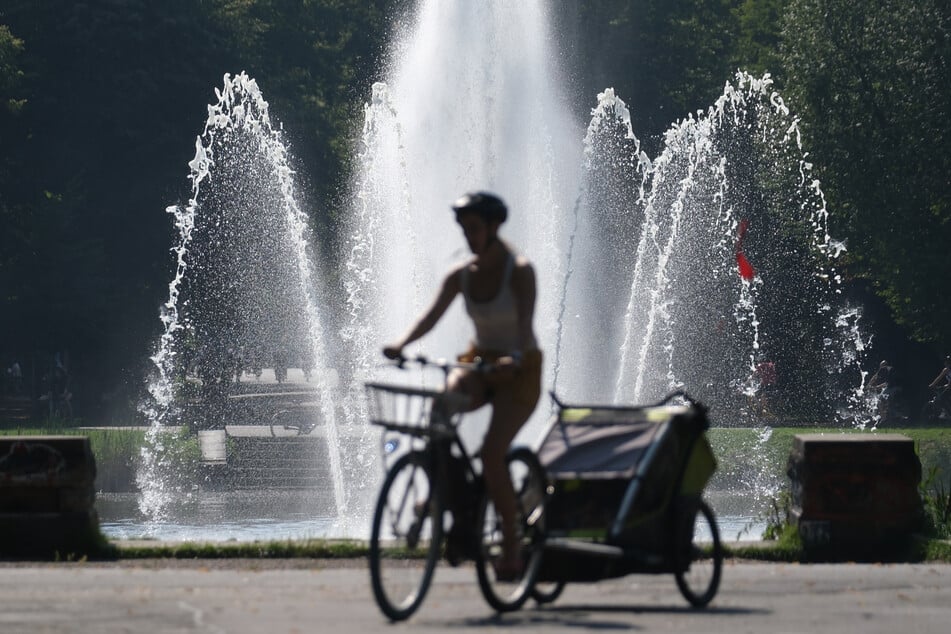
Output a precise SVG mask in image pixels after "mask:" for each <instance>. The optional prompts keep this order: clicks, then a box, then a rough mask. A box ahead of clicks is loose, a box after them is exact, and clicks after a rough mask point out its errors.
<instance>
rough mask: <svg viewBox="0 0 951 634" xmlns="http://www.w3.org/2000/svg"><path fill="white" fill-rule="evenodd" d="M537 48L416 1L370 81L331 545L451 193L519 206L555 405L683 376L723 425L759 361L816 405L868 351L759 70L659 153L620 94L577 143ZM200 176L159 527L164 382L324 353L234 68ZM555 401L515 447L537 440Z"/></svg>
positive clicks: (181, 287)
mask: <svg viewBox="0 0 951 634" xmlns="http://www.w3.org/2000/svg"><path fill="white" fill-rule="evenodd" d="M550 37H551V34H550V33H549V32H548V20H547V15H546V8H545V5H544V4H543V3H541V2H524V3H508V2H496V1H487V2H479V3H472V2H465V1H462V0H454V1H450V0H447V1H442V2H437V1H435V0H426V1H422V2H420V4H419V7H418V16H417V19H416V21H415V22H414V23H413V25H412V27H411V29H409V30H407V31H406V32H405V33H403V34H402V35H401V37H399V38H398V39H397V41H396V42H395V43H394V44H393V47H392V51H393V52H392V57H391V59H392V60H393V62H392V64H391V65H390V67H389V68H388V70H387V73H386V82H385V83H383V82H381V83H377V84H375V85H374V86H373V89H372V97H371V100H370V102H369V103H368V104H367V105H366V107H365V122H364V128H363V136H362V140H361V146H360V148H359V151H358V153H357V159H358V160H357V165H358V170H357V173H356V174H355V176H354V193H353V196H352V201H353V204H352V207H351V210H350V216H349V221H348V222H349V224H348V226H347V227H346V231H345V232H344V235H347V236H349V237H348V238H347V239H346V240H345V245H344V250H343V252H342V253H341V254H340V258H339V261H340V273H341V276H342V279H343V289H344V291H345V292H344V295H345V301H344V302H342V303H341V304H342V305H341V311H340V312H341V314H339V315H334V321H335V323H338V324H341V326H342V327H341V330H340V332H339V335H340V343H341V347H342V349H343V352H342V354H339V355H335V358H338V359H344V360H345V361H343V362H342V367H340V368H337V370H339V373H340V375H341V376H343V377H344V380H343V381H342V382H341V386H340V387H338V388H336V389H335V388H334V387H333V386H332V385H331V384H330V382H329V381H322V382H320V383H319V392H320V395H321V397H320V398H321V403H322V411H323V418H324V425H325V429H326V433H327V438H328V443H329V444H330V445H331V451H330V460H331V462H332V464H331V471H332V474H333V480H334V481H333V492H334V493H333V495H334V499H335V502H336V508H337V509H338V514H339V515H340V517H339V518H338V527H337V532H338V533H339V532H341V531H342V532H343V533H344V534H351V535H353V534H357V533H359V532H361V531H360V530H358V529H357V528H356V525H357V523H359V524H361V525H362V524H364V523H365V518H366V517H367V514H368V506H369V504H370V503H371V501H372V497H373V494H374V493H375V490H376V483H377V477H378V476H379V473H380V471H379V468H378V465H377V464H376V455H375V451H374V450H375V446H374V445H375V442H374V439H373V438H371V436H373V435H374V432H373V431H372V430H370V429H369V428H368V426H367V425H366V423H365V421H366V416H365V412H364V410H363V400H362V391H361V388H362V384H363V382H364V381H365V380H368V379H370V378H372V377H374V375H375V374H377V368H378V365H379V360H380V353H379V351H380V347H381V345H382V344H383V343H385V342H387V341H390V340H392V339H393V338H394V337H396V336H397V335H399V334H400V333H401V332H402V331H403V330H404V329H405V328H407V326H408V325H409V324H410V323H411V321H412V320H413V318H414V317H415V316H416V315H417V314H418V313H419V312H420V310H421V309H422V307H423V306H424V305H425V304H426V302H428V301H429V299H430V298H431V297H432V296H433V294H434V293H435V291H436V288H437V287H438V283H439V276H440V275H442V274H444V273H445V272H446V271H447V270H448V269H449V268H450V266H451V265H452V264H454V263H455V262H457V261H459V260H460V259H461V258H464V257H467V256H468V253H467V250H466V249H465V243H464V241H463V239H462V236H461V232H459V230H458V229H457V228H456V227H455V226H454V223H453V218H452V215H451V213H450V212H449V203H450V202H451V201H452V200H454V199H455V198H456V197H457V196H458V195H460V194H461V193H462V192H465V191H471V190H477V189H485V190H490V191H495V192H497V193H499V194H500V195H502V197H503V198H504V199H505V200H506V202H507V203H508V205H509V208H510V210H511V212H512V213H511V216H510V220H509V221H508V222H507V223H506V225H505V226H504V227H503V231H502V233H503V236H504V237H505V238H507V239H509V240H511V242H512V243H513V244H514V245H515V246H516V248H517V249H519V250H520V251H522V252H523V253H525V254H526V255H527V256H528V257H529V258H530V259H531V260H532V261H533V262H534V264H535V269H536V273H537V277H538V288H539V294H538V305H537V307H536V330H537V334H538V336H539V340H540V343H541V347H542V348H543V350H544V351H545V353H546V363H547V365H546V378H545V384H546V386H552V385H553V386H554V387H555V388H557V389H558V391H559V392H560V393H561V394H562V395H563V396H565V397H567V398H568V399H577V400H582V401H585V402H592V401H603V402H608V401H615V402H624V403H631V402H637V403H643V402H646V401H650V400H654V399H656V398H659V397H660V396H662V395H663V394H665V393H666V392H668V391H669V390H671V389H675V388H678V387H686V388H687V389H688V390H689V391H690V392H691V393H693V394H694V395H695V396H698V397H700V398H701V399H702V400H703V401H705V402H706V403H708V404H710V405H712V406H713V409H712V413H713V416H714V420H715V421H718V422H725V423H731V422H736V421H735V420H726V419H730V418H731V417H734V415H735V414H736V412H738V411H741V410H742V409H743V408H744V407H745V406H746V402H747V399H749V398H751V397H754V396H755V395H756V394H757V393H758V392H759V390H760V388H761V382H762V378H761V376H757V367H758V364H759V363H760V362H761V361H763V360H767V359H768V360H770V361H775V362H776V365H777V367H778V368H779V371H780V372H783V373H786V374H787V376H790V377H796V379H795V380H796V385H797V389H798V391H799V393H800V394H808V395H809V396H810V398H802V399H800V400H801V402H803V403H805V402H815V403H819V406H818V408H819V410H821V411H819V412H816V411H813V412H809V413H808V415H809V416H821V415H822V414H823V413H824V412H825V411H826V410H829V409H830V405H829V404H830V403H835V402H839V403H841V402H843V401H842V398H841V397H842V394H843V393H851V394H858V393H860V392H861V385H862V378H858V379H857V380H856V377H855V376H853V375H855V374H856V373H858V374H859V375H860V374H861V373H860V371H859V372H857V371H858V370H859V365H860V363H861V361H862V360H863V358H864V356H863V355H864V347H865V346H867V344H868V339H867V338H866V337H865V336H864V335H863V334H862V333H861V328H860V325H859V321H860V317H859V315H858V313H853V312H851V311H850V310H849V309H842V308H839V306H840V303H841V302H840V301H839V295H840V290H839V283H840V280H839V277H838V274H837V272H836V269H835V258H836V257H837V256H838V255H839V253H841V251H842V250H843V249H844V245H842V244H840V243H837V242H835V241H834V240H832V239H831V238H830V237H829V235H828V231H827V222H828V212H827V210H826V207H825V200H824V197H823V195H822V191H821V188H820V187H819V184H818V182H817V181H816V180H815V179H814V178H813V177H812V176H811V165H810V163H809V161H808V156H807V154H806V153H804V152H803V151H802V148H801V144H800V141H799V133H798V120H797V119H796V117H794V116H792V115H791V114H790V113H789V111H788V109H787V108H786V106H785V104H784V103H783V101H782V99H781V97H780V96H779V95H778V94H777V93H776V92H775V91H774V90H773V89H772V85H771V81H770V79H769V77H768V76H766V77H764V78H761V79H756V78H753V77H751V76H749V75H746V74H742V73H741V74H738V75H737V77H736V81H735V83H734V84H729V83H728V84H727V85H726V88H725V90H724V93H723V95H722V96H721V98H720V99H718V100H717V102H716V103H715V104H714V105H713V106H711V108H710V109H709V110H707V111H706V112H701V113H698V114H697V115H696V116H691V117H688V118H687V119H685V120H683V121H681V122H679V123H677V124H675V125H673V126H672V127H671V128H670V130H669V131H668V132H667V134H666V136H665V146H664V149H663V151H662V152H661V154H660V156H658V157H657V158H655V159H653V160H652V159H651V158H649V157H648V156H647V154H646V153H645V152H644V151H643V150H642V149H641V145H640V142H639V141H638V139H637V137H636V136H635V134H634V131H633V129H632V126H631V115H630V112H629V111H628V109H627V106H626V104H625V103H624V101H623V100H622V99H621V98H620V97H619V96H617V95H615V94H614V91H613V90H610V89H608V90H605V91H604V92H603V93H602V94H601V95H599V96H598V102H597V104H596V106H595V108H594V109H593V110H592V113H591V119H590V122H589V124H588V127H587V132H586V133H585V131H584V128H583V127H582V126H581V125H578V124H577V123H576V122H575V121H574V119H573V117H572V116H571V114H570V113H569V112H568V109H567V107H566V106H565V105H564V104H565V103H566V99H565V98H564V95H563V94H562V87H563V82H562V80H561V77H560V72H559V69H558V68H557V67H556V66H555V65H554V63H553V62H552V60H553V59H555V56H554V55H553V54H552V47H551V40H550ZM190 168H191V175H190V177H189V178H190V179H191V181H192V188H193V192H192V198H191V200H189V203H188V204H187V205H186V206H185V207H172V208H169V212H170V213H172V214H173V215H174V217H175V224H176V227H177V228H178V230H179V239H178V242H177V244H176V247H175V249H174V251H175V253H176V255H177V270H176V276H175V278H174V279H173V281H172V282H171V284H170V286H169V299H168V302H167V303H166V305H165V306H164V308H163V312H162V321H163V325H164V333H163V336H162V338H161V340H160V343H159V346H158V350H157V352H156V354H155V356H154V357H153V360H154V362H155V365H156V368H157V379H156V381H155V382H154V383H153V384H152V386H151V393H152V396H153V400H152V403H151V404H150V406H149V411H148V413H149V417H150V419H151V420H152V421H154V424H153V426H152V429H151V430H150V432H149V442H148V444H147V447H146V449H145V451H144V453H143V463H144V468H143V470H142V472H141V473H140V485H141V486H142V489H143V496H142V501H141V505H142V507H143V510H144V511H146V510H147V512H148V513H149V514H150V515H151V516H152V517H160V516H161V509H162V505H163V500H164V499H166V498H167V495H168V492H167V489H166V488H163V487H165V485H163V484H162V483H163V482H165V481H166V480H165V479H164V478H162V477H156V475H157V474H160V472H161V471H162V470H163V465H162V458H161V453H162V452H161V434H160V430H161V426H162V425H164V424H169V423H172V422H177V421H179V420H180V419H181V417H182V412H181V411H180V410H179V408H178V407H177V405H176V398H175V396H176V390H177V389H178V388H177V386H178V385H180V383H181V381H182V380H183V377H184V376H185V375H187V373H188V368H189V367H190V364H191V363H192V362H193V361H194V357H196V356H197V357H202V355H205V356H204V357H203V358H208V355H219V357H220V356H221V355H222V354H224V355H225V356H227V354H226V353H227V351H225V352H222V351H221V348H222V346H221V345H220V343H221V342H222V341H224V340H228V341H232V342H241V343H242V344H244V345H247V346H250V347H252V348H253V347H254V346H255V345H257V344H256V343H255V342H260V341H278V342H281V343H282V345H284V346H287V347H291V348H295V347H297V348H299V349H304V350H307V351H309V353H310V354H311V355H312V356H313V358H314V359H326V358H327V356H326V354H325V353H326V345H327V344H326V342H327V339H328V338H327V336H326V335H325V334H324V332H323V331H322V328H321V322H322V317H324V316H322V315H320V314H319V312H318V311H317V308H316V306H317V305H318V303H317V301H316V295H315V293H316V289H317V288H318V286H319V282H320V280H319V279H315V278H314V275H313V267H312V265H311V261H312V259H313V258H312V257H311V256H310V254H309V253H308V247H307V244H308V243H307V240H306V233H307V232H306V222H305V218H304V216H303V214H302V213H301V210H300V209H299V207H298V205H297V203H296V201H295V197H294V188H293V181H292V172H291V170H290V168H289V167H288V162H287V154H286V149H285V147H284V145H283V143H282V142H281V138H280V133H279V132H278V131H277V130H275V129H274V128H272V126H271V124H270V121H269V118H268V115H267V104H266V102H264V100H263V99H262V98H261V95H260V91H259V90H258V88H257V86H256V84H255V83H254V82H253V80H250V79H249V78H247V77H246V76H244V75H243V74H242V75H239V76H238V77H235V78H231V77H228V76H226V78H225V86H224V89H223V90H222V91H219V103H218V104H217V105H215V106H210V107H209V117H208V122H207V124H206V129H205V132H204V134H203V135H202V136H201V137H199V139H198V140H197V142H196V154H195V159H194V160H193V161H192V162H191V163H190ZM261 170H263V174H262V176H261V177H260V178H258V177H249V176H248V175H249V174H257V173H259V172H260V171H261ZM209 183H212V184H214V185H215V187H214V188H210V187H208V184H209ZM223 183H227V185H224V186H223ZM239 226H240V227H242V231H244V232H243V233H242V231H238V230H237V228H238V227H239ZM224 244H228V245H230V246H228V247H227V248H220V247H221V245H224ZM248 254H251V255H250V257H249V256H248ZM741 255H742V259H743V261H744V262H745V265H746V268H744V267H742V266H741V268H740V271H739V272H738V270H737V266H738V263H739V262H740V261H741V260H740V256H741ZM199 273H201V274H199ZM234 273H238V274H237V275H235V274H234ZM254 280H256V281H254ZM252 281H253V282H252ZM262 288H263V289H266V291H265V292H262ZM292 304H293V305H294V306H296V307H298V308H294V309H289V308H288V307H289V306H291V305H292ZM238 306H240V307H241V310H238V309H237V308H236V307H238ZM275 315H279V316H282V317H281V318H280V319H275ZM286 315H303V316H304V319H303V320H301V321H299V322H298V321H293V320H290V321H289V320H288V319H285V318H284V316H286ZM470 329H471V326H469V325H468V322H467V320H466V318H465V316H464V314H463V312H462V310H461V306H459V305H458V303H457V305H456V306H454V307H453V308H452V309H451V310H450V312H449V313H448V314H447V315H446V317H444V319H443V321H442V323H441V324H440V326H439V327H437V329H436V330H435V331H434V332H433V333H431V334H430V335H429V336H428V337H427V338H425V339H424V340H423V341H421V342H420V343H419V344H417V345H418V348H417V351H420V352H424V353H426V354H428V355H430V356H434V357H440V356H442V357H451V356H452V355H454V354H455V353H457V352H459V351H460V349H461V348H462V347H464V345H465V342H466V341H467V340H468V339H469V337H470V336H471V330H470ZM215 350H217V352H215ZM803 351H805V352H806V353H805V354H803V353H802V352H803ZM328 374H329V373H328ZM856 386H857V387H856ZM812 396H816V397H817V398H815V399H811V397H812ZM331 403H339V404H340V408H341V412H342V419H341V422H340V424H339V426H338V424H337V422H336V418H337V417H336V416H335V410H334V407H333V406H332V405H331ZM547 411H548V410H547V408H546V407H544V406H540V407H539V408H538V411H537V412H536V416H535V417H534V418H533V419H532V421H530V422H529V424H528V425H527V426H526V428H525V430H523V433H522V435H521V437H520V439H519V440H520V441H523V442H529V443H531V442H532V440H533V439H534V438H535V437H537V435H538V427H539V425H540V424H542V422H543V420H544V419H545V417H546V415H547ZM768 437H769V433H768V431H767V430H764V431H763V432H762V433H761V434H760V438H761V441H762V442H765V439H766V438H768ZM341 455H345V456H346V460H342V459H341ZM374 476H377V477H374Z"/></svg>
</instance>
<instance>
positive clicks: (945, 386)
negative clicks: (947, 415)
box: [928, 355, 951, 417]
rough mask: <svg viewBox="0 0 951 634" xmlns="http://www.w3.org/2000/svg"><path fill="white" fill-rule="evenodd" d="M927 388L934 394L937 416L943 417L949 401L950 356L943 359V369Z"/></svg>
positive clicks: (950, 381) (950, 397)
mask: <svg viewBox="0 0 951 634" xmlns="http://www.w3.org/2000/svg"><path fill="white" fill-rule="evenodd" d="M928 387H930V388H931V389H932V390H934V391H935V392H936V394H937V395H936V396H935V401H934V402H935V404H936V405H937V406H938V409H937V411H938V416H939V417H943V416H944V412H945V411H947V410H948V409H951V408H949V399H951V355H948V356H946V357H945V358H944V368H942V369H941V372H939V373H938V376H936V377H935V380H934V381H932V382H931V383H930V384H929V385H928Z"/></svg>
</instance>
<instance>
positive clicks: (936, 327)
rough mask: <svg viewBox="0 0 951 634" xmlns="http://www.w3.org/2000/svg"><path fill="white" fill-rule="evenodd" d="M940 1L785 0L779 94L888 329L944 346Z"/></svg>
mask: <svg viewBox="0 0 951 634" xmlns="http://www.w3.org/2000/svg"><path fill="white" fill-rule="evenodd" d="M949 11H951V9H949V7H948V4H947V3H946V2H941V1H940V0H921V1H920V2H914V3H908V2H902V1H900V0H883V1H882V2H880V3H868V2H864V1H862V0H839V1H836V2H830V1H828V0H795V1H794V2H793V3H792V4H790V5H789V7H788V9H787V12H786V15H785V18H784V27H783V53H782V56H783V63H784V73H785V77H786V94H788V95H790V97H791V101H793V102H794V103H795V104H796V106H797V109H798V111H800V112H802V113H803V120H804V122H805V123H806V126H805V127H806V130H807V133H808V138H809V141H808V145H809V146H810V147H811V148H812V149H813V152H814V154H813V155H814V157H815V161H816V165H817V169H818V170H819V173H820V175H821V179H822V182H823V186H824V188H825V191H826V194H827V195H828V197H829V199H830V201H831V202H832V205H833V206H834V208H835V209H836V214H835V215H834V216H833V220H834V222H835V225H834V227H833V229H834V231H835V232H836V233H837V234H839V235H840V236H843V237H846V238H847V239H848V243H849V264H850V270H851V273H852V274H853V275H855V276H857V277H863V278H866V279H868V280H870V281H871V282H872V283H873V284H874V286H875V288H876V289H877V292H878V293H879V295H880V296H881V297H882V298H883V299H884V300H885V301H886V302H887V303H888V306H889V307H890V308H891V310H892V312H893V314H894V316H895V318H896V320H897V321H898V323H900V324H902V325H903V326H905V327H906V328H907V329H908V331H909V332H910V333H911V335H912V336H913V337H914V338H916V339H918V340H921V341H929V342H933V343H937V344H940V345H941V346H943V347H944V349H945V350H946V349H947V348H948V347H951V301H949V299H948V296H947V281H946V277H947V274H946V270H947V245H948V244H949V243H951V180H949V178H951V128H949V126H948V125H947V106H948V104H949V103H951V82H949V81H948V78H949V77H951V73H949V66H948V64H949V60H951V37H949V27H951V14H949Z"/></svg>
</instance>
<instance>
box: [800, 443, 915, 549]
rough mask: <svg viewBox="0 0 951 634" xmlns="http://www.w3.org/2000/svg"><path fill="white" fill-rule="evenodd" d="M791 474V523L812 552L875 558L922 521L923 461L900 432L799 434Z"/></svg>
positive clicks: (912, 444)
mask: <svg viewBox="0 0 951 634" xmlns="http://www.w3.org/2000/svg"><path fill="white" fill-rule="evenodd" d="M787 473H788V474H789V477H790V479H791V481H792V487H791V493H792V505H791V509H790V518H789V519H790V522H791V523H793V524H794V525H796V526H797V527H798V529H799V535H800V537H801V538H802V541H803V544H804V545H805V546H806V548H808V549H827V550H829V551H831V552H838V553H841V555H842V556H850V555H858V556H869V555H873V554H874V553H875V552H877V551H881V550H885V549H889V548H891V547H892V546H895V545H897V544H899V543H902V542H903V541H904V540H905V538H907V537H908V536H909V535H910V534H911V533H912V532H913V531H914V530H915V529H916V528H917V527H918V524H919V522H920V520H921V497H920V494H919V491H918V486H919V484H920V482H921V462H920V461H919V459H918V456H917V454H916V453H915V446H914V442H913V441H912V440H911V439H910V438H908V437H906V436H902V435H900V434H799V435H796V436H795V437H794V438H793V446H792V450H791V451H790V455H789V462H788V469H787Z"/></svg>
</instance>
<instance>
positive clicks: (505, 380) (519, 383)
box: [459, 346, 542, 407]
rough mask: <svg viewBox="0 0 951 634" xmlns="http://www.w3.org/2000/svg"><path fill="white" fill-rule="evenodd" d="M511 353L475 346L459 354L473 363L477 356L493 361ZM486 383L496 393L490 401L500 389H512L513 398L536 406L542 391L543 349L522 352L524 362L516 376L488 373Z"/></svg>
mask: <svg viewBox="0 0 951 634" xmlns="http://www.w3.org/2000/svg"><path fill="white" fill-rule="evenodd" d="M511 354H512V353H511V352H508V351H506V352H502V351H499V350H483V349H481V348H476V347H474V346H473V347H471V348H469V350H467V351H466V352H465V353H463V354H461V355H459V361H460V362H462V363H472V362H474V361H475V360H476V358H481V359H482V360H483V361H487V362H489V363H493V362H494V361H496V360H497V359H499V358H500V357H507V356H510V355H511ZM486 383H487V384H488V386H489V389H490V390H491V391H492V392H493V393H494V394H492V395H490V397H489V400H490V401H491V400H492V399H493V398H494V396H495V394H497V393H498V392H499V390H502V391H506V392H507V391H508V390H512V399H513V400H514V401H515V402H516V403H519V404H520V405H525V406H526V407H535V405H536V404H537V403H538V399H539V398H540V397H541V393H542V351H541V350H538V349H535V350H526V351H525V352H524V353H523V354H522V363H521V365H520V366H519V368H518V369H517V370H516V371H515V376H512V377H508V376H506V377H498V376H493V375H492V374H488V375H486Z"/></svg>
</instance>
